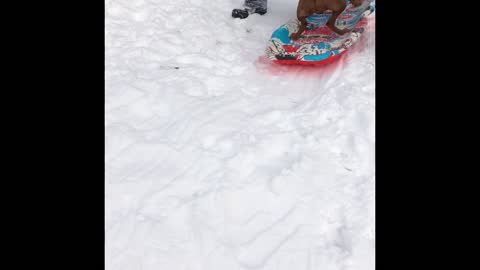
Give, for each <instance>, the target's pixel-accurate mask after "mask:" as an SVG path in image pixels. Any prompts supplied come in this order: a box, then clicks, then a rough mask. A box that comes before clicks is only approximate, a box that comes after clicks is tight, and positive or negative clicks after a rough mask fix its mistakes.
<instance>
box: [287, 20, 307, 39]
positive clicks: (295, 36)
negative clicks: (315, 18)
mask: <svg viewBox="0 0 480 270" xmlns="http://www.w3.org/2000/svg"><path fill="white" fill-rule="evenodd" d="M298 20H299V21H300V28H299V29H298V31H297V32H296V33H293V34H291V35H290V38H291V39H292V40H297V39H298V38H299V37H300V35H301V34H302V33H303V31H305V29H307V16H302V17H299V18H298Z"/></svg>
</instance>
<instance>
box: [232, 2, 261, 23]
mask: <svg viewBox="0 0 480 270" xmlns="http://www.w3.org/2000/svg"><path fill="white" fill-rule="evenodd" d="M244 6H245V8H244V9H238V8H236V9H234V10H232V17H234V18H240V19H245V18H247V17H248V16H249V15H250V14H254V13H257V14H260V15H264V14H265V13H267V0H245V4H244Z"/></svg>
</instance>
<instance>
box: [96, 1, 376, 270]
mask: <svg viewBox="0 0 480 270" xmlns="http://www.w3.org/2000/svg"><path fill="white" fill-rule="evenodd" d="M242 2H243V0H175V1H173V0H170V1H169V0H106V22H105V26H106V28H105V32H106V34H105V40H106V51H105V52H106V60H105V73H106V75H105V80H106V104H105V108H106V109H105V118H106V122H105V130H106V150H105V167H106V182H105V189H106V194H105V202H106V209H105V234H106V246H105V260H106V269H108V270H113V269H115V270H153V269H155V270H246V269H261V270H292V269H295V270H307V269H308V270H316V269H322V270H340V269H341V270H367V269H368V270H373V269H374V267H375V234H374V232H375V226H374V225H375V224H374V223H375V205H374V204H375V197H374V196H375V15H374V14H372V15H371V16H370V19H369V20H370V21H369V28H368V30H367V33H365V35H364V36H363V37H362V41H360V42H359V43H358V44H356V45H355V46H354V47H352V49H351V50H350V51H349V52H348V53H347V54H346V55H345V56H344V57H342V58H341V59H340V60H339V61H337V62H335V63H334V64H331V65H329V66H326V67H313V68H312V67H301V66H279V65H274V64H272V63H270V62H269V61H268V60H267V59H266V58H265V56H264V50H265V46H266V43H267V40H268V38H269V37H270V35H271V33H272V32H273V31H274V30H275V29H276V28H278V27H279V26H280V25H282V24H283V23H285V22H286V21H288V20H289V19H290V18H292V17H294V16H295V12H296V6H297V1H293V0H270V1H269V3H268V4H269V12H268V13H267V14H266V15H264V16H260V15H256V14H255V15H251V16H250V17H249V18H247V19H245V20H240V19H233V18H231V10H232V9H233V8H238V7H240V6H241V4H242Z"/></svg>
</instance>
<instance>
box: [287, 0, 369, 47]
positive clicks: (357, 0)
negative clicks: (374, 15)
mask: <svg viewBox="0 0 480 270" xmlns="http://www.w3.org/2000/svg"><path fill="white" fill-rule="evenodd" d="M350 3H352V5H353V6H355V7H358V6H359V5H361V4H362V3H363V0H350ZM346 7H347V1H346V0H299V2H298V8H297V18H298V20H299V21H300V29H299V30H298V32H297V33H293V34H291V35H290V38H291V39H292V40H296V39H298V38H299V37H300V35H301V34H302V33H303V31H305V29H306V28H307V20H306V19H307V17H308V16H311V15H313V14H315V13H317V14H320V13H323V12H325V11H327V10H331V11H332V17H330V19H329V20H328V22H327V26H328V27H329V28H330V29H332V31H334V32H335V33H337V34H339V35H343V34H345V33H348V32H350V31H351V30H349V29H338V28H337V27H336V26H335V22H336V21H337V17H338V16H339V15H340V14H341V13H342V12H343V11H344V10H345V8H346Z"/></svg>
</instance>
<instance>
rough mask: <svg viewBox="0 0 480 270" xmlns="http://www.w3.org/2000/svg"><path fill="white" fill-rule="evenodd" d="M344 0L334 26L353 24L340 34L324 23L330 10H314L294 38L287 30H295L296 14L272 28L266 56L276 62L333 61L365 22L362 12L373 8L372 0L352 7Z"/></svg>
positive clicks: (306, 63) (316, 63)
mask: <svg viewBox="0 0 480 270" xmlns="http://www.w3.org/2000/svg"><path fill="white" fill-rule="evenodd" d="M349 2H350V1H348V0H347V8H346V9H345V11H344V12H343V13H342V14H341V15H340V16H338V18H337V21H336V26H337V27H338V28H340V29H342V28H345V27H347V28H349V29H352V28H355V30H354V31H352V32H350V33H347V34H345V35H343V36H340V35H337V34H336V33H335V32H333V31H332V30H330V28H328V27H327V26H326V23H327V21H328V19H329V18H330V16H331V12H327V13H325V14H314V15H312V16H310V17H308V18H307V22H308V26H307V29H306V30H305V32H303V34H302V35H301V37H300V38H299V39H297V40H296V41H292V40H291V39H290V34H291V33H294V32H297V31H298V29H299V21H298V19H297V18H295V19H292V20H290V21H289V22H288V23H286V24H284V25H282V26H280V27H279V28H278V29H277V30H275V32H273V34H272V36H271V38H270V40H269V41H268V44H267V48H266V50H265V52H266V55H267V57H268V58H269V59H270V60H272V61H273V62H275V63H277V64H295V65H323V64H327V63H330V62H333V61H335V60H336V59H337V58H338V57H339V56H340V55H341V54H342V53H344V52H345V51H346V50H347V49H348V48H349V47H351V46H352V45H353V44H355V43H356V42H357V41H358V40H359V38H360V36H361V35H362V33H363V32H364V31H365V28H366V26H367V18H365V17H366V16H368V15H370V14H371V13H373V12H374V11H375V0H365V1H364V2H363V3H362V4H361V5H360V6H358V7H353V6H352V5H350V3H349Z"/></svg>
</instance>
